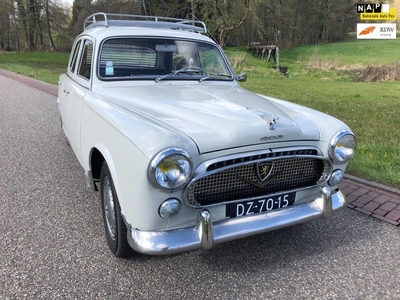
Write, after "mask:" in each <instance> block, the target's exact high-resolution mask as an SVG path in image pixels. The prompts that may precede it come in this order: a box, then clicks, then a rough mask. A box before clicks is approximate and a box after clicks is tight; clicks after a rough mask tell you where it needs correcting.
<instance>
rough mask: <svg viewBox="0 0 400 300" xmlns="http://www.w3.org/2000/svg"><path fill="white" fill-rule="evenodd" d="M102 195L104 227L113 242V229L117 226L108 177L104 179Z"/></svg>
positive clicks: (114, 234)
mask: <svg viewBox="0 0 400 300" xmlns="http://www.w3.org/2000/svg"><path fill="white" fill-rule="evenodd" d="M103 195H104V199H103V200H104V201H103V205H104V216H105V220H106V227H107V231H108V234H109V236H110V237H111V238H112V239H113V240H115V236H116V233H115V228H116V225H117V220H116V219H115V203H114V197H113V194H112V190H111V184H110V180H109V178H108V177H105V178H104V186H103Z"/></svg>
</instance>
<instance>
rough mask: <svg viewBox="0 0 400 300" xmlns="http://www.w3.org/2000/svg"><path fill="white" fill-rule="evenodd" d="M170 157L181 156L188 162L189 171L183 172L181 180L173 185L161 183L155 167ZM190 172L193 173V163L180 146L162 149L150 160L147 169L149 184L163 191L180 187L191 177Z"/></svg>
mask: <svg viewBox="0 0 400 300" xmlns="http://www.w3.org/2000/svg"><path fill="white" fill-rule="evenodd" d="M172 157H181V158H183V159H184V160H185V161H186V162H187V163H188V168H189V171H188V172H187V173H186V174H184V178H183V180H181V181H179V182H178V184H176V185H173V186H167V185H165V184H161V183H160V182H159V181H158V180H157V172H158V171H157V169H158V167H159V165H160V163H162V162H163V161H165V160H166V159H168V158H172ZM192 173H193V163H192V159H191V157H190V155H189V153H188V152H187V151H186V150H183V149H181V148H168V149H165V150H162V151H161V152H160V153H158V154H157V155H156V156H155V157H154V158H153V159H152V160H151V162H150V165H149V170H148V178H149V180H150V182H151V184H152V185H153V186H154V187H155V188H157V189H158V190H160V191H163V192H175V191H178V190H180V189H182V188H183V187H185V186H186V185H187V184H188V183H189V181H190V180H191V178H192Z"/></svg>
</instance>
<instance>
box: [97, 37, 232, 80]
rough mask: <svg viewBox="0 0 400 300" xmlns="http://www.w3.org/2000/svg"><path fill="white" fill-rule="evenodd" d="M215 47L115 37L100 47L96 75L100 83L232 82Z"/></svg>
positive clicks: (161, 40)
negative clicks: (114, 81)
mask: <svg viewBox="0 0 400 300" xmlns="http://www.w3.org/2000/svg"><path fill="white" fill-rule="evenodd" d="M223 55H224V54H223V53H222V52H221V51H220V50H219V48H217V47H216V46H215V45H212V44H208V43H203V42H198V41H187V40H173V39H162V38H115V39H108V40H106V41H105V42H104V43H103V44H102V47H101V51H100V59H99V68H98V75H99V77H100V78H101V79H103V80H127V79H153V80H155V81H160V80H199V81H203V80H232V79H233V74H232V73H231V71H230V68H229V67H228V65H227V62H226V60H225V59H224V56H223Z"/></svg>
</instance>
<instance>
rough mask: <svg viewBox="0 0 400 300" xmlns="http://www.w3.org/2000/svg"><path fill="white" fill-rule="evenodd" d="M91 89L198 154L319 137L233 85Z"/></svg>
mask: <svg viewBox="0 0 400 300" xmlns="http://www.w3.org/2000/svg"><path fill="white" fill-rule="evenodd" d="M96 91H97V93H98V94H99V96H101V98H102V99H104V101H107V102H108V103H109V104H111V105H114V106H116V107H119V108H121V109H123V110H124V113H130V112H131V113H133V114H135V115H137V114H141V115H144V116H145V117H146V118H147V119H151V120H153V122H157V123H162V126H164V127H167V128H168V129H170V130H173V131H175V132H180V133H181V134H184V135H186V136H188V137H190V138H191V139H192V140H193V141H194V142H195V143H196V144H197V147H198V149H199V151H200V153H206V152H211V151H215V150H223V149H229V148H236V147H242V146H248V145H257V144H262V143H272V142H282V141H301V140H319V138H320V132H319V129H318V127H317V126H316V125H315V124H314V123H313V122H312V121H311V120H309V119H307V118H306V117H305V116H304V115H302V114H300V113H299V112H296V111H294V110H292V109H289V108H287V107H284V106H282V105H281V104H279V103H278V102H276V101H275V100H274V99H273V98H268V97H263V96H260V95H257V94H254V93H251V92H249V91H247V90H245V89H243V88H241V87H240V86H238V85H236V84H232V85H230V84H223V85H222V84H218V83H209V82H207V83H199V84H182V83H180V84H177V83H173V82H168V81H164V82H160V83H157V84H154V85H143V86H129V87H124V86H118V87H106V88H96Z"/></svg>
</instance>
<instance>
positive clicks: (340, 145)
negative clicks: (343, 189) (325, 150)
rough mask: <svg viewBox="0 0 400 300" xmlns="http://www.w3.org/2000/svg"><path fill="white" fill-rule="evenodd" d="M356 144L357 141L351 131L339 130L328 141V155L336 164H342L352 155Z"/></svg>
mask: <svg viewBox="0 0 400 300" xmlns="http://www.w3.org/2000/svg"><path fill="white" fill-rule="evenodd" d="M356 146H357V141H356V138H355V136H354V134H353V133H352V132H351V131H349V130H343V131H340V132H339V133H338V134H336V135H335V136H334V137H333V138H332V140H331V142H330V146H329V157H330V158H331V159H332V160H333V161H334V162H335V163H336V164H343V163H345V162H347V161H349V159H350V158H352V157H353V155H354V152H355V151H356Z"/></svg>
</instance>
